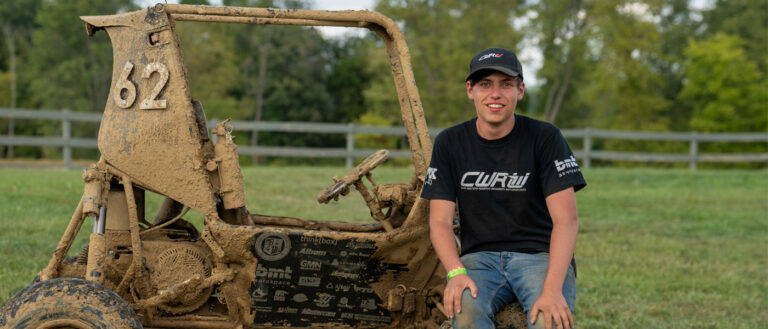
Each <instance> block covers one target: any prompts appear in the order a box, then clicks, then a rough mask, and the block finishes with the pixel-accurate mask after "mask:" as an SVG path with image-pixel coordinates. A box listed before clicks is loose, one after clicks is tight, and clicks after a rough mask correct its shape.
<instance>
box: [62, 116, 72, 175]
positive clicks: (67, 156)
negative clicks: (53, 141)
mask: <svg viewBox="0 0 768 329" xmlns="http://www.w3.org/2000/svg"><path fill="white" fill-rule="evenodd" d="M61 112H62V113H63V114H64V117H63V118H62V119H61V138H62V139H63V140H64V148H63V150H62V151H63V152H62V153H63V155H64V166H65V167H67V168H69V167H72V146H70V145H69V141H70V139H71V138H72V121H69V115H68V114H69V110H67V109H64V110H62V111H61Z"/></svg>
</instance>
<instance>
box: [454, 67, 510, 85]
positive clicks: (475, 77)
mask: <svg viewBox="0 0 768 329" xmlns="http://www.w3.org/2000/svg"><path fill="white" fill-rule="evenodd" d="M496 72H499V73H502V74H504V72H500V71H496V70H492V69H487V70H480V71H477V72H475V74H472V75H471V76H469V79H467V81H469V85H470V86H472V87H474V86H475V84H476V83H478V82H480V80H483V79H485V78H486V77H488V76H489V75H491V74H494V73H496ZM512 78H513V80H515V81H517V85H518V86H520V84H521V83H522V82H523V77H521V76H519V75H518V76H516V77H512Z"/></svg>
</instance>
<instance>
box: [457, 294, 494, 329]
mask: <svg viewBox="0 0 768 329" xmlns="http://www.w3.org/2000/svg"><path fill="white" fill-rule="evenodd" d="M489 308H490V304H489V303H488V302H484V301H482V300H480V299H476V298H472V294H471V293H470V291H469V289H467V290H464V293H462V294H461V312H455V310H454V313H453V328H454V329H465V328H476V329H477V328H493V315H492V314H491V310H490V309H489Z"/></svg>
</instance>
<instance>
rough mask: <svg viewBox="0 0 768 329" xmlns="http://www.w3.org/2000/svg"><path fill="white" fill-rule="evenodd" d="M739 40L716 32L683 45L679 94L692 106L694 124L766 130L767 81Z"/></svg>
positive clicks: (725, 129) (723, 129)
mask: <svg viewBox="0 0 768 329" xmlns="http://www.w3.org/2000/svg"><path fill="white" fill-rule="evenodd" d="M744 44H745V42H744V41H743V40H742V39H741V38H739V37H737V36H730V35H726V34H722V33H718V34H715V35H712V36H710V37H708V38H706V39H704V40H701V41H695V40H692V41H691V42H690V44H689V45H688V47H686V49H685V56H686V61H685V64H684V66H685V71H686V74H685V87H683V90H682V91H681V92H680V94H679V98H680V100H681V101H682V102H684V103H685V104H687V105H689V106H690V107H691V108H692V109H694V110H693V113H692V116H691V118H690V126H691V128H692V129H693V130H696V131H702V132H747V131H766V130H768V129H767V128H768V107H766V105H768V93H767V91H768V83H767V82H766V79H765V77H764V76H762V77H761V74H760V72H759V71H758V69H757V64H756V63H754V62H752V61H750V60H749V58H748V56H746V50H745V49H744Z"/></svg>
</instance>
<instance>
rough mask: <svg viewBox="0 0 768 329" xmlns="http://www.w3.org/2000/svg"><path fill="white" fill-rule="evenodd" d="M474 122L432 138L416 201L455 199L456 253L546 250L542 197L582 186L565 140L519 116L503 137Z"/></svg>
mask: <svg viewBox="0 0 768 329" xmlns="http://www.w3.org/2000/svg"><path fill="white" fill-rule="evenodd" d="M476 120H477V119H476V118H475V119H472V120H469V121H466V122H463V123H461V124H458V125H456V126H453V127H451V128H448V129H446V130H444V131H442V132H441V133H440V134H439V135H438V136H437V138H436V139H435V145H434V149H433V152H432V160H431V162H430V167H429V169H428V170H427V177H426V179H425V183H424V189H423V191H422V194H421V196H422V197H423V198H425V199H439V200H448V201H453V202H456V201H457V200H458V209H459V218H460V225H461V249H462V252H461V254H462V255H464V254H467V253H471V252H477V251H516V252H535V251H549V240H550V236H551V234H552V218H551V217H550V215H549V211H548V210H547V204H546V201H545V198H546V197H547V196H549V195H551V194H553V193H555V192H559V191H562V190H564V189H567V188H569V187H573V188H574V190H575V191H578V190H580V189H581V188H583V187H584V186H586V182H585V181H584V177H583V176H582V174H581V170H580V169H579V166H578V164H576V160H575V159H574V157H573V152H572V151H571V149H570V147H568V143H567V142H566V141H565V138H564V137H563V135H562V134H561V133H560V130H559V129H557V127H555V126H554V125H552V124H549V123H546V122H543V121H539V120H535V119H531V118H528V117H525V116H521V115H515V126H514V128H513V129H512V131H511V132H510V133H509V134H507V135H506V136H504V137H502V138H499V139H496V140H487V139H484V138H482V137H480V135H478V133H477V128H476V126H475V121H476Z"/></svg>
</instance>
